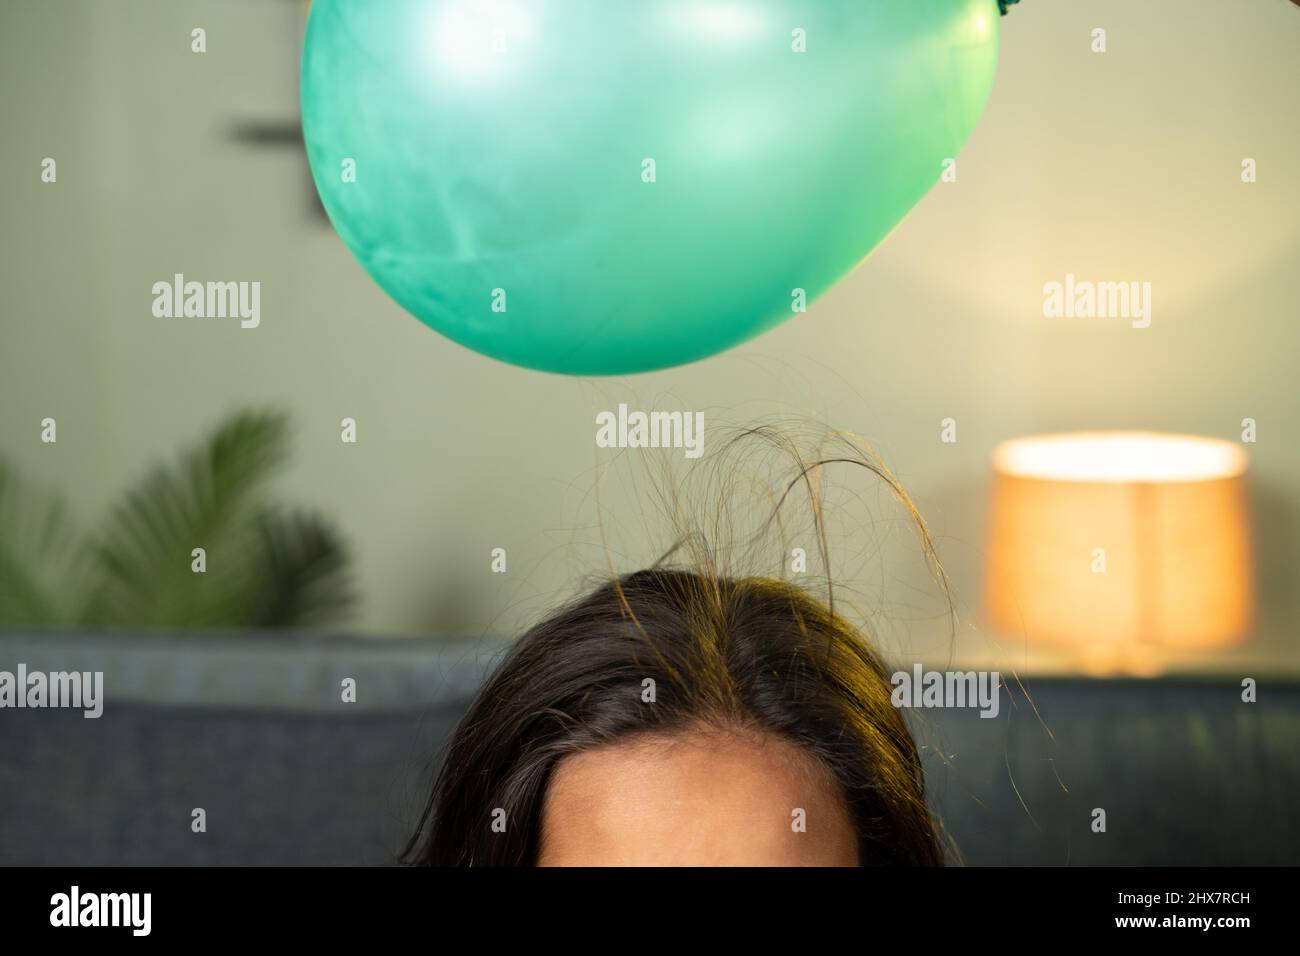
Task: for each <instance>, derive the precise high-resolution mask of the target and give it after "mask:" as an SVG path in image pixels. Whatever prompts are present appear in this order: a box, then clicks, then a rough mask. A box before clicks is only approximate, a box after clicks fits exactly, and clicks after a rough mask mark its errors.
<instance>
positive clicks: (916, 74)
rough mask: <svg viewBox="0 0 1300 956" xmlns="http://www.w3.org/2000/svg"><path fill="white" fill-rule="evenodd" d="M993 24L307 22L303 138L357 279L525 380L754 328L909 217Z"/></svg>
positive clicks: (499, 4) (934, 0) (952, 143)
mask: <svg viewBox="0 0 1300 956" xmlns="http://www.w3.org/2000/svg"><path fill="white" fill-rule="evenodd" d="M997 50H998V4H997V0H315V3H313V4H312V10H311V17H310V20H309V22H308V27H307V38H306V47H305V51H304V55H303V67H302V105H303V129H304V135H305V138H306V143H307V154H308V156H309V158H310V161H311V167H312V173H313V175H314V177H315V180H316V185H317V188H318V190H319V192H320V196H321V200H322V201H323V202H324V204H325V208H326V210H327V211H328V212H329V215H330V218H331V219H332V221H333V223H334V226H335V228H336V229H337V230H338V232H339V235H341V236H342V237H343V240H344V242H345V243H346V244H347V246H348V248H349V249H351V250H352V252H353V254H354V255H355V256H356V257H357V259H359V260H360V262H361V263H362V265H363V266H364V267H365V268H366V270H367V272H369V273H370V275H371V276H373V277H374V279H375V280H376V281H377V282H378V283H379V284H380V285H381V286H382V287H383V288H384V289H385V290H386V291H387V292H388V293H389V294H390V295H391V296H392V297H393V298H394V299H395V300H397V302H398V303H400V304H401V305H402V306H403V307H404V308H406V309H407V310H408V311H409V312H411V313H412V314H413V315H415V316H417V317H418V318H419V319H420V320H421V321H423V322H425V323H426V324H428V325H429V326H430V327H432V328H434V329H436V330H437V331H439V332H441V333H442V334H443V335H446V336H447V337H449V338H451V339H454V340H455V341H457V342H460V343H461V344H462V345H466V346H468V347H469V348H472V349H475V350H477V351H479V352H483V353H485V354H487V355H491V356H494V357H496V358H498V359H502V360H504V361H507V362H513V363H515V364H517V365H523V366H528V367H530V368H537V369H545V370H549V371H554V372H567V373H572V374H613V373H623V372H638V371H645V370H648V369H655V368H663V367H667V366H671V365H678V364H681V363H683V362H689V361H693V360H695V359H699V358H702V357H704V356H707V355H712V354H714V353H716V352H719V351H721V350H723V349H726V348H729V347H731V346H733V345H735V344H737V343H738V342H741V341H743V340H744V339H747V338H749V337H750V336H753V335H755V334H757V333H759V332H761V331H763V330H765V329H768V328H770V327H772V326H773V325H775V324H776V323H778V322H780V321H781V320H782V319H785V318H788V317H789V316H790V315H791V314H792V313H793V312H795V311H797V310H798V309H799V307H800V304H801V295H802V299H803V300H804V301H812V300H813V299H814V298H816V297H817V296H818V295H820V294H821V293H823V292H824V291H826V290H827V289H828V288H830V286H831V285H833V284H834V283H835V282H836V281H838V280H839V279H840V278H842V277H843V276H844V275H845V274H846V273H847V272H849V271H850V270H851V269H852V268H853V267H854V266H855V265H856V264H857V263H859V262H861V261H862V259H863V258H864V257H865V256H866V255H867V254H868V253H869V252H870V251H871V250H872V249H873V248H874V247H875V246H876V244H877V243H879V242H880V240H881V239H882V238H884V236H885V235H886V234H887V233H888V232H889V230H891V229H892V228H893V227H894V226H895V225H897V224H898V222H899V221H900V220H901V219H902V218H903V216H904V215H905V214H906V213H907V211H908V210H909V209H911V208H912V206H914V205H915V204H916V202H917V201H918V200H919V199H920V198H921V197H922V196H924V195H925V193H926V192H927V191H928V190H929V189H930V187H931V186H932V185H933V184H934V183H935V182H936V181H937V180H938V178H939V176H940V175H941V174H942V172H943V167H944V161H945V160H946V159H948V158H950V157H955V156H956V155H957V152H958V150H959V149H960V148H961V146H962V144H963V143H964V142H965V141H966V139H967V137H968V136H969V135H970V133H971V130H972V129H973V128H974V126H975V124H976V122H977V121H978V119H979V116H980V113H981V112H982V111H983V108H984V103H985V101H986V99H987V98H988V94H989V89H990V87H991V86H992V83H993V78H994V75H995V73H996V68H997Z"/></svg>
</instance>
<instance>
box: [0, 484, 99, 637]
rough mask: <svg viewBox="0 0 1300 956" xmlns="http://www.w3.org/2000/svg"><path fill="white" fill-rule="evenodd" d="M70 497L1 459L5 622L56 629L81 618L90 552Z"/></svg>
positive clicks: (0, 576)
mask: <svg viewBox="0 0 1300 956" xmlns="http://www.w3.org/2000/svg"><path fill="white" fill-rule="evenodd" d="M81 545H82V542H81V540H80V539H79V537H78V534H77V528H76V523H75V522H74V520H73V518H72V514H71V511H70V509H69V508H68V505H67V502H66V501H65V500H64V499H63V498H61V497H59V496H58V495H54V494H51V493H49V492H46V491H44V490H43V489H41V488H38V487H35V486H33V485H29V484H27V483H25V482H23V481H22V480H21V479H20V478H19V477H18V475H17V473H16V471H15V470H14V468H13V467H12V466H11V465H10V464H9V463H8V462H7V461H4V460H0V623H3V624H4V625H5V626H6V627H13V628H18V627H33V628H52V627H61V626H65V625H67V624H69V623H71V622H72V621H73V620H75V619H76V617H77V603H78V601H79V600H80V599H81V598H82V596H83V591H82V589H81V587H80V585H81V584H82V583H84V578H85V573H86V555H85V551H84V549H83V548H82V546H81Z"/></svg>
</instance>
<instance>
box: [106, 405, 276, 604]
mask: <svg viewBox="0 0 1300 956" xmlns="http://www.w3.org/2000/svg"><path fill="white" fill-rule="evenodd" d="M287 439H288V426H287V420H286V418H285V417H284V416H283V415H281V414H278V413H269V412H268V413H262V412H244V413H240V414H238V415H235V416H234V417H232V418H231V419H229V420H228V421H226V422H225V423H223V424H222V425H221V426H220V427H218V428H217V430H216V431H215V432H214V433H213V434H212V435H211V436H210V437H209V438H208V440H207V441H206V442H204V443H203V444H202V445H201V446H200V447H198V448H197V449H194V450H192V451H191V452H189V453H188V454H187V455H185V456H184V457H183V458H182V460H181V461H180V462H179V463H178V464H177V465H175V466H170V467H169V466H163V467H160V468H157V469H155V470H154V471H153V472H152V473H150V474H149V475H148V476H147V477H146V478H145V480H144V481H143V482H142V483H141V484H140V485H139V486H137V487H136V488H135V489H133V490H132V491H131V492H130V493H129V494H128V495H127V496H126V497H125V499H124V500H123V501H122V502H121V503H120V504H119V505H118V506H117V507H116V508H115V509H114V510H113V512H112V515H111V517H110V519H109V521H108V524H107V525H106V527H105V529H104V531H103V532H102V533H101V535H100V536H99V539H98V542H97V545H96V552H97V555H98V557H99V564H100V566H101V568H102V574H103V579H102V582H101V585H100V587H99V588H98V589H97V591H96V593H95V595H94V598H93V600H92V601H91V604H90V606H89V608H88V611H87V616H86V617H87V620H86V623H88V624H91V625H95V626H100V627H110V628H111V627H159V628H179V627H221V626H230V627H237V626H240V625H242V624H243V623H244V619H245V618H246V616H247V597H248V594H249V593H250V591H251V589H252V584H251V582H250V580H249V578H250V572H251V571H252V569H253V568H254V567H255V566H256V565H257V563H258V562H257V561H256V560H250V557H249V549H250V548H252V547H253V546H254V544H253V542H254V541H255V534H254V527H253V519H254V517H255V514H256V506H257V498H258V493H259V492H260V491H261V490H262V489H263V487H264V485H265V484H266V482H267V480H268V479H269V478H270V476H271V474H272V473H273V472H274V470H275V468H276V466H277V465H279V464H280V463H281V462H282V461H283V460H284V458H285V455H286V451H287ZM196 548H202V549H203V550H204V552H205V553H206V565H207V570H206V571H205V572H203V573H196V572H195V571H194V570H193V569H192V562H193V551H194V549H196Z"/></svg>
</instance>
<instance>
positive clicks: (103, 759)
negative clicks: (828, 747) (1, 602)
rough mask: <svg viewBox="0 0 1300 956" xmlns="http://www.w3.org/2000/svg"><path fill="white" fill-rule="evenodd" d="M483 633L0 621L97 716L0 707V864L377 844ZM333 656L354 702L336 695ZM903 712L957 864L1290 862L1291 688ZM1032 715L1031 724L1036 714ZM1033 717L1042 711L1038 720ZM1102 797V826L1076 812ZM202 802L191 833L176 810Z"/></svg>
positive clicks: (1230, 683) (1150, 685)
mask: <svg viewBox="0 0 1300 956" xmlns="http://www.w3.org/2000/svg"><path fill="white" fill-rule="evenodd" d="M500 650H501V645H496V644H491V643H487V642H464V643H449V642H444V641H424V640H418V641H415V640H373V639H355V638H345V637H330V636H320V635H284V634H275V635H272V634H239V635H170V636H150V635H127V634H117V635H54V634H35V635H24V634H7V635H0V671H3V670H8V671H14V670H15V669H16V667H17V664H18V663H19V662H22V663H25V664H26V665H27V667H28V668H29V669H36V670H45V671H57V670H100V671H103V672H104V674H105V682H106V690H105V697H106V704H105V709H104V714H103V716H102V717H100V718H99V719H94V720H88V719H85V718H83V717H82V715H81V712H80V711H75V710H49V709H47V710H30V709H21V710H19V709H0V864H7V865H14V864H36V865H45V864H80V865H108V864H175V865H188V864H219V865H220V864H383V863H390V862H393V860H394V859H395V856H396V854H397V852H398V851H399V849H400V848H401V846H402V843H403V841H404V840H405V838H406V836H407V835H408V833H409V831H410V829H411V827H412V825H413V823H414V821H415V818H416V815H417V813H418V809H419V807H420V806H421V804H422V802H423V800H424V798H425V796H426V795H427V792H428V785H429V781H430V779H431V775H432V773H433V770H434V769H435V767H436V763H437V760H438V758H439V756H440V751H441V748H442V745H443V744H444V742H445V741H446V740H447V737H448V735H449V733H450V732H451V730H452V728H453V727H454V726H455V723H456V721H457V720H458V719H459V717H460V715H461V713H462V712H463V710H464V708H465V705H466V703H467V701H468V700H469V698H470V696H471V695H472V694H473V692H474V689H475V688H476V687H477V686H478V684H479V682H480V681H481V680H482V677H483V675H484V674H485V673H486V671H487V669H488V668H489V667H491V666H492V663H493V660H494V658H495V656H496V655H497V654H498V653H499V651H500ZM345 678H353V679H354V680H355V681H356V688H357V698H356V701H355V703H344V702H342V700H341V694H340V686H341V682H342V681H343V680H344V679H345ZM1026 686H1027V689H1028V692H1029V694H1031V695H1032V697H1033V702H1034V705H1035V706H1036V708H1037V712H1038V714H1039V715H1041V718H1042V723H1040V722H1039V721H1038V719H1037V718H1036V717H1035V713H1034V708H1033V707H1030V706H1029V704H1028V702H1027V701H1026V700H1025V699H1024V697H1023V695H1022V694H1021V692H1020V691H1019V689H1018V688H1017V689H1016V690H1015V692H1014V694H1013V699H1012V700H1010V701H1007V700H1006V699H1005V698H1004V702H1003V706H1002V709H1001V713H1000V714H999V716H998V717H997V718H996V719H992V720H989V719H981V718H979V716H978V715H977V713H975V712H974V711H924V712H919V713H916V714H914V715H913V716H916V717H919V718H921V719H919V720H916V721H915V722H914V724H915V729H916V733H917V737H918V741H919V743H920V744H921V746H922V747H923V748H924V750H925V755H926V766H927V768H928V771H927V773H928V786H929V790H930V796H931V800H932V803H933V805H934V809H935V810H936V812H937V813H938V814H939V816H940V818H941V819H942V820H943V821H944V824H945V826H946V827H947V829H948V831H949V834H950V835H951V837H952V840H953V842H954V843H955V845H956V847H957V852H954V853H953V854H952V861H953V862H964V863H967V864H973V865H981V864H1026V865H1096V864H1120V865H1129V864H1154V865H1166V864H1190V865H1204V864H1296V863H1300V813H1298V810H1300V686H1297V685H1294V684H1286V683H1270V682H1269V681H1267V680H1264V681H1263V682H1262V684H1261V688H1260V695H1259V702H1258V703H1255V704H1243V703H1242V702H1241V701H1240V696H1239V695H1240V689H1239V687H1238V685H1237V681H1236V679H1235V678H1224V679H1223V680H1222V681H1214V680H1174V679H1164V680H1134V681H1091V680H1033V681H1028V682H1026ZM1044 725H1045V726H1044ZM1047 728H1050V731H1051V733H1050V734H1049V733H1048V732H1047ZM1098 807H1100V808H1103V809H1105V811H1106V816H1107V829H1106V832H1105V833H1094V832H1092V830H1091V828H1090V823H1091V821H1092V810H1093V809H1094V808H1098ZM195 808H202V809H203V810H204V812H205V814H206V832H203V833H195V832H193V830H192V828H191V821H192V819H193V817H192V813H193V811H194V810H195Z"/></svg>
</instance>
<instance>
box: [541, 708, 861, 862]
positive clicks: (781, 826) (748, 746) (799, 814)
mask: <svg viewBox="0 0 1300 956" xmlns="http://www.w3.org/2000/svg"><path fill="white" fill-rule="evenodd" d="M542 816H543V819H542V848H541V854H540V862H541V863H542V864H543V865H590V866H605V865H612V866H618V865H688V866H689V865H706V866H707V865H715V866H728V865H796V866H798V865H854V864H856V863H857V841H856V836H855V834H854V831H853V827H852V824H851V822H850V818H849V814H848V810H847V807H846V806H845V805H844V801H843V798H842V796H841V794H840V790H839V787H838V786H837V785H836V783H835V781H834V779H833V778H832V777H831V775H830V773H829V771H827V770H826V768H825V767H824V766H823V765H822V764H821V763H820V762H819V761H817V760H816V759H815V758H813V757H811V756H810V755H809V754H807V753H806V752H805V751H804V750H803V749H802V748H800V747H798V746H796V745H795V744H793V743H790V742H788V741H785V740H783V739H780V738H778V737H774V736H770V735H758V734H752V733H739V732H722V731H699V732H689V733H683V734H679V735H676V736H673V737H641V738H636V739H633V740H629V741H627V742H620V743H616V744H610V745H607V746H603V747H598V748H595V749H592V750H588V751H584V752H581V753H577V754H573V755H571V756H569V757H566V758H565V759H564V760H562V761H561V762H560V764H559V765H558V766H557V767H556V769H555V771H554V773H553V774H552V777H551V782H550V786H549V788H548V790H547V795H546V800H545V803H544V807H543V814H542Z"/></svg>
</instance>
